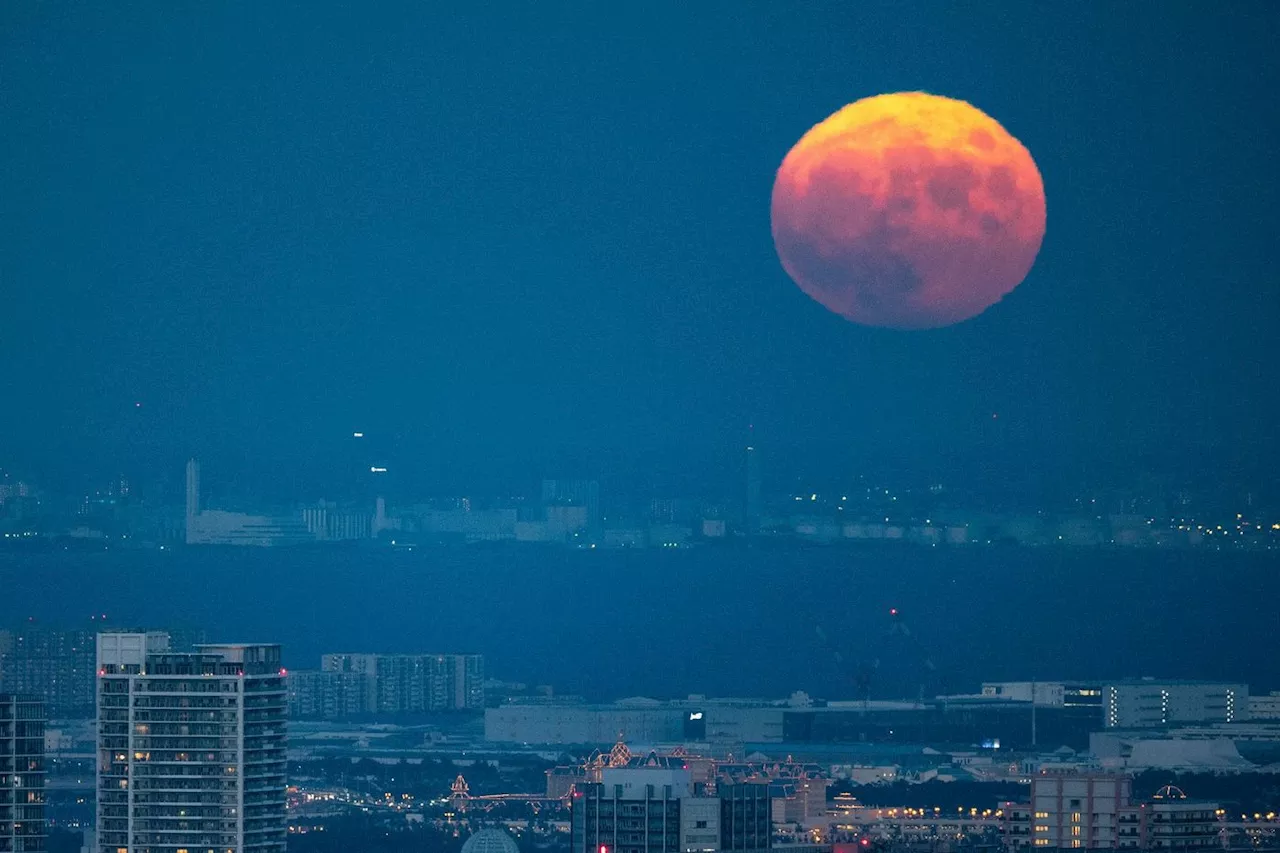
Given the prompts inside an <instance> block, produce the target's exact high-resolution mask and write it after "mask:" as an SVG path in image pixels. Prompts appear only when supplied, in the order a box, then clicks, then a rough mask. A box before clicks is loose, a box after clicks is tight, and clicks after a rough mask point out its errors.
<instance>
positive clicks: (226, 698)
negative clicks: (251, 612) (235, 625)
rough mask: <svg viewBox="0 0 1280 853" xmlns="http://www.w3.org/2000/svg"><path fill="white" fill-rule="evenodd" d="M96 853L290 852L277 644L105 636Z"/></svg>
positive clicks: (282, 693)
mask: <svg viewBox="0 0 1280 853" xmlns="http://www.w3.org/2000/svg"><path fill="white" fill-rule="evenodd" d="M97 658H98V784H97V788H98V806H97V808H98V812H97V828H98V838H97V850H98V853H178V851H182V850H188V851H192V850H200V851H208V850H215V851H217V853H284V850H285V841H286V832H287V828H288V827H287V819H286V815H285V748H286V733H285V689H284V671H283V670H282V669H281V668H280V647H279V646H276V645H207V646H202V647H201V648H200V649H198V650H197V651H195V652H184V653H177V652H171V651H169V647H168V637H167V636H166V635H164V634H159V633H153V634H100V635H98V651H97Z"/></svg>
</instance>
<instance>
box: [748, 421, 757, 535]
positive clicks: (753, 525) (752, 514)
mask: <svg viewBox="0 0 1280 853" xmlns="http://www.w3.org/2000/svg"><path fill="white" fill-rule="evenodd" d="M744 515H745V519H746V530H747V535H748V536H754V535H755V534H756V533H757V532H759V529H760V451H758V450H756V436H755V427H754V426H748V427H747V495H746V512H745V514H744Z"/></svg>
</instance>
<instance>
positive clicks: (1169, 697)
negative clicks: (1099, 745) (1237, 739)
mask: <svg viewBox="0 0 1280 853" xmlns="http://www.w3.org/2000/svg"><path fill="white" fill-rule="evenodd" d="M1102 698H1103V712H1104V722H1105V724H1106V727H1107V728H1109V729H1134V728H1144V727H1149V726H1167V725H1170V724H1172V723H1235V722H1241V721H1244V720H1247V719H1248V718H1249V685H1247V684H1233V683H1227V682H1217V681H1156V680H1154V679H1149V678H1144V679H1139V680H1135V681H1118V682H1113V683H1109V684H1106V685H1104V686H1103V695H1102Z"/></svg>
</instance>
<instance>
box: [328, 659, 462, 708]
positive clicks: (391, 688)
mask: <svg viewBox="0 0 1280 853" xmlns="http://www.w3.org/2000/svg"><path fill="white" fill-rule="evenodd" d="M320 669H321V671H322V672H325V673H350V674H352V675H355V676H359V679H353V680H352V681H351V682H350V683H349V684H348V685H347V686H346V688H345V689H347V690H350V691H352V693H353V695H354V694H355V693H356V692H358V691H359V685H360V684H361V683H363V691H364V697H365V699H364V703H365V707H366V708H367V709H368V711H369V712H371V713H379V714H413V713H437V712H442V711H478V710H480V709H481V708H483V707H484V656H483V655H474V654H414V655H402V654H397V655H382V654H326V655H322V656H321V658H320ZM351 701H352V702H353V703H354V702H355V701H356V700H355V699H352V700H351Z"/></svg>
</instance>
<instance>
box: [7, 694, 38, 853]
mask: <svg viewBox="0 0 1280 853" xmlns="http://www.w3.org/2000/svg"><path fill="white" fill-rule="evenodd" d="M44 723H45V717H44V704H43V703H42V702H41V701H40V700H39V699H36V698H35V697H32V696H15V695H13V694H11V693H0V853H33V851H39V850H44V849H45V843H44V842H45V822H44V779H45V766H44Z"/></svg>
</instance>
